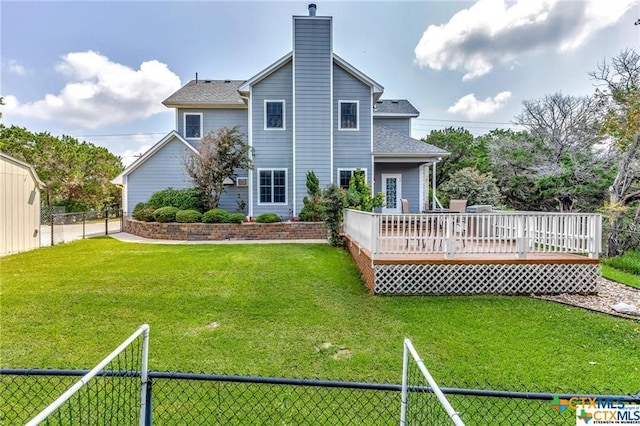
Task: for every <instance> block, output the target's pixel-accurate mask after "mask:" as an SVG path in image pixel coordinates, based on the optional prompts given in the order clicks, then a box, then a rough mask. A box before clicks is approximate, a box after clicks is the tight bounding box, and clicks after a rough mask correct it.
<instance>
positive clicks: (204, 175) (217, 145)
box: [184, 126, 254, 210]
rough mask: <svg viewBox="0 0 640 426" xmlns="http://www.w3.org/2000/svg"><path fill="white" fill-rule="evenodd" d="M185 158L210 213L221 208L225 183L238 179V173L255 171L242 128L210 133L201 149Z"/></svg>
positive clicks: (200, 146) (250, 148)
mask: <svg viewBox="0 0 640 426" xmlns="http://www.w3.org/2000/svg"><path fill="white" fill-rule="evenodd" d="M197 150H198V152H197V153H195V152H191V151H190V152H188V153H187V154H186V155H185V158H184V166H185V170H186V171H187V173H188V174H189V176H190V177H191V179H192V181H193V184H194V186H195V188H196V189H197V190H198V193H199V194H200V196H201V197H202V202H203V204H204V207H205V209H206V210H210V209H214V208H217V207H218V203H219V202H220V196H221V195H222V194H223V193H224V192H225V189H224V181H225V179H235V178H236V176H237V174H236V172H237V170H238V169H244V170H250V169H253V160H252V159H251V157H252V156H253V155H254V151H253V148H252V147H250V146H249V145H248V144H247V143H246V142H245V141H244V136H243V135H242V133H240V130H239V129H238V127H237V126H236V127H233V128H228V127H223V128H221V129H219V130H218V131H216V132H209V133H207V134H206V135H205V136H204V138H203V139H202V143H201V144H200V145H199V146H198V148H197Z"/></svg>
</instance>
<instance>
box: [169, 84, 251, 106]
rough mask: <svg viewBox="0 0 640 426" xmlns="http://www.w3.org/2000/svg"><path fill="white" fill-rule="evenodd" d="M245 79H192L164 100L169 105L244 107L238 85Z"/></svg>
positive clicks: (244, 103)
mask: <svg viewBox="0 0 640 426" xmlns="http://www.w3.org/2000/svg"><path fill="white" fill-rule="evenodd" d="M244 82H245V80H191V81H190V82H188V83H187V84H185V85H184V86H183V87H182V88H180V89H179V90H178V91H177V92H175V93H174V94H173V95H171V96H169V97H168V98H167V99H165V100H164V102H162V103H163V104H164V105H165V106H168V107H180V106H199V107H206V106H225V107H233V106H236V107H244V106H246V102H245V101H244V100H243V99H242V97H240V93H239V92H238V87H240V85H241V84H242V83H244Z"/></svg>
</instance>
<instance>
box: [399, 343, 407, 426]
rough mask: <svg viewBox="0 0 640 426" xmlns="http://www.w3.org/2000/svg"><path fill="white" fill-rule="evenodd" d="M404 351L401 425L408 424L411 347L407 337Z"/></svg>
mask: <svg viewBox="0 0 640 426" xmlns="http://www.w3.org/2000/svg"><path fill="white" fill-rule="evenodd" d="M403 347H404V351H403V353H402V393H401V397H400V426H404V425H406V424H407V395H408V392H407V387H408V384H409V348H408V347H407V339H404V342H403Z"/></svg>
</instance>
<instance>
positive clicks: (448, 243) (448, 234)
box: [444, 214, 456, 259]
mask: <svg viewBox="0 0 640 426" xmlns="http://www.w3.org/2000/svg"><path fill="white" fill-rule="evenodd" d="M445 229H446V231H445V239H444V258H445V259H453V256H454V254H455V252H456V230H455V224H454V222H453V215H450V214H449V215H447V225H446V227H445Z"/></svg>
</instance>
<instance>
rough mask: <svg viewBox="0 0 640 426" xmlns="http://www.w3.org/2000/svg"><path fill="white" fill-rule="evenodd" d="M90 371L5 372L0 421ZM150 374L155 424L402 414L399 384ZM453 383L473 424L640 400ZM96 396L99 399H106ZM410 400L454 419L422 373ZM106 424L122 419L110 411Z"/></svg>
mask: <svg viewBox="0 0 640 426" xmlns="http://www.w3.org/2000/svg"><path fill="white" fill-rule="evenodd" d="M85 373H86V371H77V370H76V371H72V370H9V369H4V370H0V401H3V403H2V404H1V405H0V424H7V425H9V424H11V425H13V424H24V423H26V422H27V421H28V420H29V419H31V418H32V417H33V416H35V415H36V414H37V413H38V412H39V411H40V410H42V409H43V408H44V407H46V406H47V405H48V404H49V403H50V402H51V401H53V400H54V399H55V398H56V397H57V396H59V395H60V394H62V393H63V392H64V391H65V390H66V389H68V388H69V387H70V386H72V384H73V383H74V382H75V381H77V380H78V379H79V378H80V377H81V376H82V375H84V374H85ZM127 374H128V375H129V377H123V375H122V374H120V375H118V374H117V372H107V374H105V376H104V377H101V380H135V378H133V377H131V376H133V375H132V374H131V372H128V373H127ZM149 379H150V380H149V383H148V387H147V403H148V404H150V407H151V420H152V423H153V424H158V425H165V424H167V425H168V424H171V425H200V424H207V425H257V424H260V425H274V424H279V425H318V424H326V425H397V424H398V423H399V420H400V399H401V385H399V384H375V383H359V382H340V381H324V380H308V379H280V378H265V377H246V376H228V375H210V374H192V373H159V372H150V373H149ZM137 380H138V381H139V378H138V379H137ZM449 386H450V387H442V388H441V389H442V391H443V392H444V393H445V395H446V396H447V398H448V399H449V401H450V402H451V405H452V406H453V407H454V408H455V410H456V411H457V412H459V413H460V416H461V418H462V420H463V421H465V422H466V424H468V425H532V424H537V425H567V424H575V411H574V410H572V409H565V410H563V411H562V412H559V411H560V410H557V409H554V408H553V407H552V404H553V403H552V401H553V399H554V397H555V396H557V397H559V398H561V399H567V400H568V399H570V398H571V397H587V396H588V397H590V398H597V397H599V398H607V399H609V400H613V401H623V402H624V403H625V404H627V405H629V404H640V392H638V393H637V394H632V393H629V392H628V390H627V391H621V390H614V391H611V390H604V389H598V390H596V389H586V390H585V389H583V390H581V391H580V392H575V391H570V390H568V389H556V390H555V393H548V392H546V393H543V392H539V389H536V388H532V387H524V386H519V387H511V388H508V387H507V388H505V387H497V386H491V385H489V384H486V383H485V384H478V383H474V384H468V383H459V384H455V385H454V386H451V384H449ZM496 389H499V390H496ZM105 398H106V397H105ZM132 398H133V396H132ZM93 399H94V400H96V399H97V400H98V401H94V404H96V405H99V404H100V399H101V398H96V397H94V398H93ZM408 401H409V402H410V404H409V405H408V412H409V414H410V415H411V416H412V417H409V418H408V420H411V421H410V422H409V424H413V425H423V424H425V425H426V424H428V425H434V424H448V422H449V419H448V416H447V415H446V413H444V410H442V407H441V406H440V405H439V403H438V401H437V399H436V398H435V396H434V395H433V393H432V392H431V389H430V388H429V387H426V386H423V384H422V383H420V382H419V381H418V380H417V379H416V382H415V384H414V385H412V386H411V387H410V388H409V398H408ZM137 402H138V403H139V401H137ZM62 424H73V423H64V422H63V423H62ZM101 424H116V423H113V422H110V421H108V416H107V417H105V420H104V422H103V423H101ZM120 424H121V423H120Z"/></svg>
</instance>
